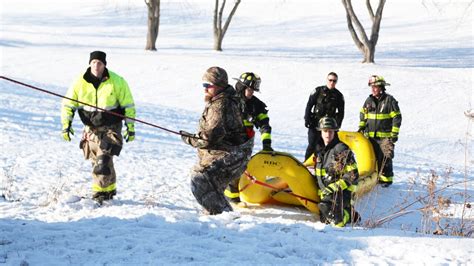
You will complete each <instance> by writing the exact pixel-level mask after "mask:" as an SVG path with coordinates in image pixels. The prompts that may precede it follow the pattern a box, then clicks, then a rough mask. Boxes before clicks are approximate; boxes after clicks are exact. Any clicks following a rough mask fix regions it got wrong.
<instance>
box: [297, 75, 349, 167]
mask: <svg viewBox="0 0 474 266" xmlns="http://www.w3.org/2000/svg"><path fill="white" fill-rule="evenodd" d="M337 81H338V76H337V74H336V73H334V72H330V73H329V74H328V75H327V81H326V85H325V86H319V87H317V88H315V89H314V90H313V91H312V92H311V95H310V96H309V99H308V103H307V104H306V110H305V114H304V121H305V127H306V128H308V147H307V148H306V153H305V158H304V159H305V161H306V160H307V159H308V158H309V157H310V156H311V155H312V154H313V153H315V154H317V152H318V150H320V148H321V146H322V141H321V131H319V130H317V128H316V127H317V125H318V122H319V120H320V119H321V118H322V117H324V116H330V117H333V118H335V119H336V122H337V124H338V125H339V126H341V125H342V120H343V119H344V96H343V95H342V93H341V92H340V91H339V90H338V89H336V84H337Z"/></svg>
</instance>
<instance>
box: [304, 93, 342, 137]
mask: <svg viewBox="0 0 474 266" xmlns="http://www.w3.org/2000/svg"><path fill="white" fill-rule="evenodd" d="M326 115H327V116H330V117H333V118H335V119H336V122H337V125H338V126H339V127H340V126H341V124H342V120H343V119H344V96H343V95H342V93H341V92H340V91H339V90H338V89H336V88H334V89H329V88H328V87H327V86H320V87H317V88H315V89H314V91H313V92H312V93H311V95H310V96H309V99H308V103H307V104H306V111H305V115H304V119H305V123H306V124H307V125H310V128H314V127H316V126H317V125H318V122H319V119H321V118H322V117H323V116H326Z"/></svg>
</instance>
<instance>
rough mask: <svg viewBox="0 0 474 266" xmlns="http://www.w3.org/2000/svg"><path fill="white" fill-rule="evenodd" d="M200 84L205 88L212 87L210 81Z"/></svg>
mask: <svg viewBox="0 0 474 266" xmlns="http://www.w3.org/2000/svg"><path fill="white" fill-rule="evenodd" d="M202 86H203V87H204V88H206V89H209V88H211V87H214V84H211V83H203V84H202Z"/></svg>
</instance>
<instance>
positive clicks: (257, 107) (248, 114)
mask: <svg viewBox="0 0 474 266" xmlns="http://www.w3.org/2000/svg"><path fill="white" fill-rule="evenodd" d="M244 125H245V126H246V127H247V128H249V129H251V130H253V127H254V126H255V127H256V128H257V129H259V130H260V134H261V139H262V141H266V140H267V141H271V139H272V135H271V134H272V127H271V126H270V117H269V116H268V110H267V105H266V104H265V103H264V102H262V101H261V100H260V99H259V98H257V97H255V96H253V97H252V98H250V99H248V100H247V101H245V111H244Z"/></svg>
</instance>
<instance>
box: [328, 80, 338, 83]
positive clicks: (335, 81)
mask: <svg viewBox="0 0 474 266" xmlns="http://www.w3.org/2000/svg"><path fill="white" fill-rule="evenodd" d="M328 80H329V81H330V82H334V83H337V79H328Z"/></svg>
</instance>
